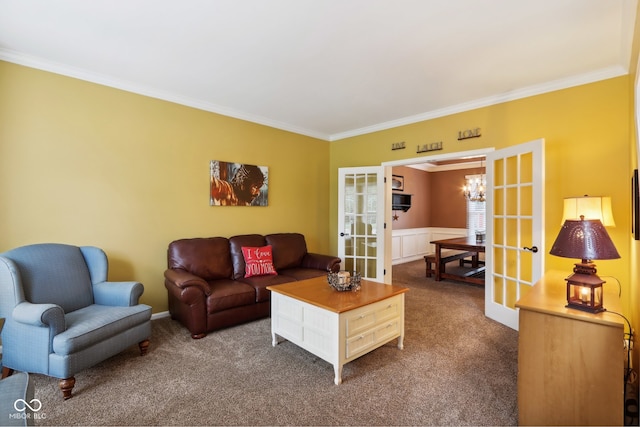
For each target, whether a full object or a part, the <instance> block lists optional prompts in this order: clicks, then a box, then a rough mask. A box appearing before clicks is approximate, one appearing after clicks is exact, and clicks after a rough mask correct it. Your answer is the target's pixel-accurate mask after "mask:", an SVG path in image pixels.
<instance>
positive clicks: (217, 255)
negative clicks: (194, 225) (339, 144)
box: [167, 237, 233, 280]
mask: <svg viewBox="0 0 640 427" xmlns="http://www.w3.org/2000/svg"><path fill="white" fill-rule="evenodd" d="M167 265H168V267H169V268H181V269H183V270H187V271H189V272H190V273H192V274H195V275H196V276H198V277H202V278H203V279H204V280H214V279H229V278H230V277H231V274H232V273H233V266H232V264H231V255H230V250H229V240H228V239H226V238H225V237H206V238H201V237H198V238H193V239H180V240H175V241H173V242H171V243H170V244H169V250H168V251H167Z"/></svg>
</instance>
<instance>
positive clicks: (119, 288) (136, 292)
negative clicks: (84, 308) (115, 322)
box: [93, 282, 144, 307]
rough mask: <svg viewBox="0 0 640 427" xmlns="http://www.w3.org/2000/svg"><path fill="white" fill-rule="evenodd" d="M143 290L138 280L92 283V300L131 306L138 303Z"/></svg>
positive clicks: (103, 303)
mask: <svg viewBox="0 0 640 427" xmlns="http://www.w3.org/2000/svg"><path fill="white" fill-rule="evenodd" d="M143 292H144V286H142V283H140V282H101V283H96V284H94V285H93V300H94V302H95V303H96V304H99V305H110V306H118V307H131V306H134V305H138V300H139V299H140V296H141V295H142V293H143Z"/></svg>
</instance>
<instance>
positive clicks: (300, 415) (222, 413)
mask: <svg viewBox="0 0 640 427" xmlns="http://www.w3.org/2000/svg"><path fill="white" fill-rule="evenodd" d="M393 271H394V283H395V284H400V285H404V286H408V287H410V288H411V289H410V291H409V292H408V293H407V294H406V317H405V319H406V320H405V340H404V350H398V348H397V347H396V345H397V341H395V340H394V341H393V342H391V343H389V344H387V345H385V346H383V347H381V348H379V349H377V350H375V351H373V352H371V353H369V354H367V355H365V356H363V357H361V358H359V359H357V360H355V361H353V362H351V363H348V364H347V365H345V367H344V370H343V383H342V384H341V385H339V386H336V385H335V384H334V383H333V367H332V366H331V365H329V364H328V363H327V362H325V361H323V360H322V359H319V358H317V357H315V356H313V355H312V354H310V353H308V352H306V351H304V350H302V349H300V348H298V347H297V346H295V345H293V344H291V343H289V342H286V341H285V342H282V343H280V344H279V345H278V346H276V347H272V346H271V334H270V319H263V320H259V321H255V322H251V323H248V324H244V325H240V326H236V327H233V328H229V329H226V330H222V331H218V332H215V333H211V334H209V335H208V336H207V337H206V338H204V339H201V340H192V339H191V338H190V337H189V333H188V331H187V330H186V329H184V328H183V327H181V326H180V325H179V324H178V323H177V322H175V321H172V320H171V319H169V318H163V319H158V320H155V321H154V322H153V336H152V340H151V347H150V350H149V354H148V355H147V356H145V357H140V356H139V355H138V352H137V348H131V349H130V350H127V351H125V352H124V353H122V354H120V355H118V356H115V357H113V358H111V359H109V360H107V361H105V362H103V363H101V364H99V365H98V366H95V367H94V368H91V369H88V370H86V371H84V372H82V373H80V374H78V375H77V376H76V380H77V381H76V387H75V389H74V397H73V398H71V399H70V400H67V401H63V400H62V396H61V393H60V391H59V390H58V385H57V380H56V379H53V378H49V377H45V376H42V375H34V376H33V378H34V380H35V387H36V398H38V399H40V401H41V402H42V409H41V411H40V413H41V416H42V417H46V418H44V419H40V420H38V421H37V422H36V424H37V425H515V424H517V397H516V396H517V394H516V391H517V387H516V375H517V332H515V331H513V330H511V329H509V328H507V327H505V326H503V325H500V324H498V323H496V322H494V321H492V320H489V319H487V318H486V317H485V316H484V315H483V304H484V303H483V298H484V289H483V288H482V287H477V286H473V285H467V284H463V283H456V282H449V281H443V282H434V281H433V280H430V279H426V278H425V277H424V262H422V261H416V262H411V263H407V264H403V265H400V266H394V270H393Z"/></svg>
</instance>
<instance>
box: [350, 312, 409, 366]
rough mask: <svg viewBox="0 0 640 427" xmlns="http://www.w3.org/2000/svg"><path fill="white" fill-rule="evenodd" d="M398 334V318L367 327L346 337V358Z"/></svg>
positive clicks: (374, 346) (375, 346)
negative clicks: (356, 333)
mask: <svg viewBox="0 0 640 427" xmlns="http://www.w3.org/2000/svg"><path fill="white" fill-rule="evenodd" d="M399 334H400V322H399V321H398V319H393V320H390V321H388V322H386V323H384V324H382V325H379V326H377V327H374V328H372V329H369V330H368V331H366V332H364V333H362V334H359V335H357V336H355V337H351V338H349V339H347V346H346V349H345V351H346V354H345V357H346V358H347V359H349V358H351V357H354V356H359V355H362V354H363V353H366V352H368V351H370V350H373V349H374V348H377V347H378V344H380V343H382V342H384V341H388V340H389V339H392V338H395V337H397V336H398V335H399Z"/></svg>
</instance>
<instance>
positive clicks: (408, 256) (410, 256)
mask: <svg viewBox="0 0 640 427" xmlns="http://www.w3.org/2000/svg"><path fill="white" fill-rule="evenodd" d="M466 235H467V229H466V228H441V227H424V228H408V229H404V230H392V232H391V240H392V245H393V246H392V250H391V257H392V264H402V263H405V262H409V261H415V260H417V259H421V258H423V257H424V256H425V255H427V254H430V253H433V251H434V250H435V248H434V245H433V244H432V243H431V242H432V241H433V240H442V239H452V238H454V237H464V236H466Z"/></svg>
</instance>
